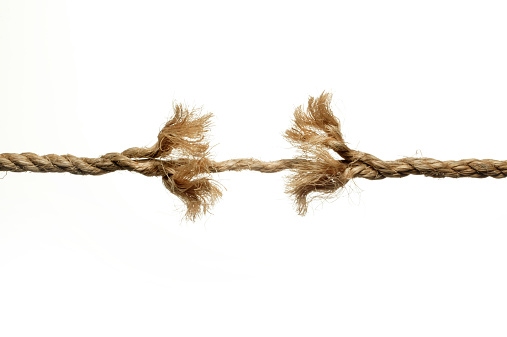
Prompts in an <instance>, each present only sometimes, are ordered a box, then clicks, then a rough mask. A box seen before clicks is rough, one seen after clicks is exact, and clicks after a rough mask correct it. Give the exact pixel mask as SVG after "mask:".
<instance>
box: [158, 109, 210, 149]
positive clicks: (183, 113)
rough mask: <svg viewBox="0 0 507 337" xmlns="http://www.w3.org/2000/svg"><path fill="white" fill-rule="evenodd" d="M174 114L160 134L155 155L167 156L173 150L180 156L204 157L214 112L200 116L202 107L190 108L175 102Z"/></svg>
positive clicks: (207, 147)
mask: <svg viewBox="0 0 507 337" xmlns="http://www.w3.org/2000/svg"><path fill="white" fill-rule="evenodd" d="M173 109H174V116H173V118H171V120H169V121H168V122H167V123H166V124H165V126H164V127H163V128H162V130H160V133H159V134H158V143H157V144H156V146H157V149H156V153H155V157H157V158H158V157H162V158H163V157H167V156H169V155H170V154H171V153H172V152H173V151H175V152H176V155H178V156H192V157H204V156H205V155H207V151H208V149H209V143H208V142H207V140H206V137H205V136H206V133H207V132H208V131H209V129H210V125H211V117H212V114H210V113H208V114H205V115H203V116H199V114H200V112H201V109H200V108H193V109H189V108H188V107H186V106H185V105H183V104H174V106H173Z"/></svg>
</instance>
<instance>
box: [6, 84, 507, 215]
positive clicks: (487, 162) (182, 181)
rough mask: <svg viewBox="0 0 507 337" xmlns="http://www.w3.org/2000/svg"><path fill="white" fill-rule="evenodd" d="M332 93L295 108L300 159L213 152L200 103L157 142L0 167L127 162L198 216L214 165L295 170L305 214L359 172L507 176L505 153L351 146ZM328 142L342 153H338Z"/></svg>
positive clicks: (24, 159)
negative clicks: (408, 153)
mask: <svg viewBox="0 0 507 337" xmlns="http://www.w3.org/2000/svg"><path fill="white" fill-rule="evenodd" d="M330 100H331V95H330V94H328V93H323V94H322V95H321V96H320V97H318V98H316V99H315V98H313V97H310V99H309V101H308V107H307V108H306V111H304V110H303V108H302V107H298V108H297V110H296V112H295V120H294V125H293V127H292V128H291V129H289V130H287V132H286V138H287V139H288V140H289V141H290V142H291V143H292V144H294V145H295V146H296V147H298V148H299V149H300V150H301V151H302V155H301V156H300V157H298V158H294V159H281V160H276V161H268V162H266V161H260V160H257V159H230V160H225V161H221V162H216V161H213V160H210V159H209V158H208V149H209V145H208V143H207V142H205V139H204V134H205V132H206V131H207V130H208V127H209V123H210V122H209V120H210V118H211V115H210V114H208V115H205V116H202V117H198V116H196V111H195V110H188V109H187V108H185V107H184V106H182V105H176V106H175V107H174V110H175V116H174V117H173V118H172V119H171V120H170V121H169V122H167V124H166V125H165V127H164V128H163V129H162V130H161V131H160V133H159V137H158V138H159V139H158V142H157V144H155V145H154V146H152V147H150V148H130V149H127V150H125V151H123V152H122V153H116V152H113V153H108V154H105V155H103V156H101V157H99V158H84V157H76V156H73V155H69V154H68V155H56V154H48V155H44V156H39V155H37V154H34V153H30V152H27V153H21V154H16V153H3V154H0V171H9V172H43V173H46V172H52V173H54V172H67V173H71V174H76V175H102V174H107V173H111V172H115V171H121V170H126V171H132V172H137V173H140V174H142V175H145V176H148V177H157V176H158V177H162V179H163V182H164V185H165V186H166V187H167V188H168V189H169V190H170V191H171V192H172V193H174V194H176V195H177V196H178V197H180V198H181V199H182V200H183V201H184V202H185V203H186V205H187V214H186V215H187V217H188V218H189V219H192V220H194V219H195V218H196V217H197V216H199V215H200V214H203V213H206V211H207V210H208V209H209V207H210V206H212V205H213V203H214V202H215V201H216V200H217V199H218V198H219V197H220V195H221V192H220V189H219V188H218V187H217V186H216V184H214V182H213V180H212V179H211V178H210V177H209V174H210V173H218V172H226V171H242V170H250V171H258V172H262V173H275V172H280V171H283V170H292V171H294V172H295V175H294V176H292V177H291V178H290V180H289V183H288V188H287V191H288V192H289V193H290V194H292V195H294V196H295V198H296V204H297V206H298V211H299V213H300V214H305V213H306V210H307V202H308V201H307V197H308V196H309V195H310V194H314V193H318V194H319V195H320V196H325V195H326V194H329V193H332V192H335V191H336V190H337V189H339V188H342V187H343V186H344V185H345V184H346V183H347V182H348V181H349V180H350V179H353V178H365V179H369V180H378V179H384V178H402V177H406V176H408V175H424V176H427V177H433V178H463V177H469V178H486V177H493V178H505V177H507V161H499V160H493V159H482V160H479V159H462V160H450V161H440V160H436V159H432V158H402V159H398V160H394V161H383V160H381V159H379V158H377V157H375V156H373V155H371V154H369V153H365V152H360V151H357V150H353V149H350V148H349V147H348V146H347V145H346V143H345V142H344V140H343V136H342V133H341V129H340V124H339V121H338V120H337V119H336V118H335V117H334V116H333V115H332V112H331V109H330ZM329 150H332V151H334V152H335V153H337V154H338V155H339V156H340V157H341V158H342V159H340V160H337V159H335V158H334V157H333V156H331V154H330V153H329ZM174 152H176V154H177V155H176V156H174Z"/></svg>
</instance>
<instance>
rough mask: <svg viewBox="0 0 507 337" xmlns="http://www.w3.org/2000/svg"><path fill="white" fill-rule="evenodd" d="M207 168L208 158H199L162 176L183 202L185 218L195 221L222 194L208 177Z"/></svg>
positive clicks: (165, 183)
mask: <svg viewBox="0 0 507 337" xmlns="http://www.w3.org/2000/svg"><path fill="white" fill-rule="evenodd" d="M208 168H209V161H208V159H206V158H201V159H196V160H192V161H191V162H189V163H188V164H186V165H183V166H180V167H178V169H177V170H176V172H175V173H174V174H173V175H166V176H164V177H162V182H163V183H164V186H165V187H166V188H167V189H168V190H169V191H171V193H173V194H174V195H176V196H177V197H178V198H180V199H181V201H183V202H184V203H185V206H186V207H187V211H186V213H185V218H186V219H187V220H190V221H195V220H197V218H199V217H200V216H201V215H204V214H206V213H207V212H208V211H209V210H210V208H211V207H212V206H213V205H214V204H215V202H216V201H217V200H218V199H220V197H221V196H222V192H221V190H220V188H219V186H218V184H217V183H216V182H215V181H214V180H212V179H211V178H210V177H209V173H210V172H209V169H208Z"/></svg>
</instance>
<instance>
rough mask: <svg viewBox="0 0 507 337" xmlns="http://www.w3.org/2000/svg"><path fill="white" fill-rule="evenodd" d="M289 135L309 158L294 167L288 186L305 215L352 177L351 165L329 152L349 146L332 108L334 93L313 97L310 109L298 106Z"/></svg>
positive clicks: (289, 139) (299, 209)
mask: <svg viewBox="0 0 507 337" xmlns="http://www.w3.org/2000/svg"><path fill="white" fill-rule="evenodd" d="M285 138H286V139H287V140H288V141H289V142H290V143H291V144H292V145H293V146H295V147H297V148H298V149H299V150H300V151H301V153H302V154H301V156H300V157H299V158H301V159H306V161H304V162H302V163H301V165H298V166H297V167H296V168H295V169H294V170H295V174H294V175H293V176H291V177H289V178H288V182H287V189H286V192H287V193H289V194H290V195H292V196H293V197H294V199H295V204H296V208H297V211H298V213H299V214H300V215H305V214H306V212H307V211H308V203H309V202H310V201H311V200H313V199H315V198H324V199H326V198H329V197H331V194H332V193H334V192H336V191H337V190H339V189H340V188H342V187H344V186H345V184H347V182H348V181H349V180H350V179H351V178H352V177H351V175H350V170H347V168H348V164H347V163H345V162H343V161H340V160H337V159H335V158H333V156H331V154H330V153H329V149H335V148H336V147H337V146H338V147H340V146H341V145H342V144H343V146H346V145H344V141H343V136H342V133H341V130H340V122H339V120H338V119H337V118H336V117H335V116H334V115H333V113H332V111H331V94H330V93H326V92H323V93H322V94H321V95H320V96H319V97H317V98H313V97H310V98H309V99H308V106H307V108H306V110H304V109H303V107H302V106H299V107H298V108H296V111H295V112H294V121H293V126H292V127H291V128H290V129H288V130H287V131H286V132H285Z"/></svg>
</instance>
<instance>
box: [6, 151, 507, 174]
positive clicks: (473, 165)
mask: <svg viewBox="0 0 507 337" xmlns="http://www.w3.org/2000/svg"><path fill="white" fill-rule="evenodd" d="M356 152H357V155H356V156H355V157H354V159H353V160H352V161H350V162H349V161H346V160H339V161H337V164H343V165H346V166H347V168H346V170H349V171H351V174H352V175H353V177H354V178H365V179H369V180H379V179H384V178H403V177H406V176H408V175H424V176H426V177H433V178H465V177H468V178H486V177H493V178H497V179H499V178H505V177H507V161H500V160H493V159H482V160H479V159H462V160H448V161H440V160H436V159H432V158H403V159H398V160H394V161H383V160H380V159H378V158H375V157H374V156H372V155H370V154H368V153H364V152H359V151H356ZM361 157H369V158H374V159H373V160H369V161H365V160H364V159H361ZM191 162H192V160H188V159H187V160H184V159H179V160H162V159H139V160H135V159H131V158H128V157H127V156H124V155H122V154H121V153H114V152H113V153H108V154H106V155H103V156H101V157H100V158H85V157H76V156H73V155H69V154H68V155H63V156H60V155H56V154H48V155H44V156H39V155H37V154H35V153H30V152H27V153H20V154H17V153H2V154H0V171H10V172H38V173H48V172H51V173H63V172H67V173H71V174H76V175H94V176H97V175H103V174H106V173H111V172H116V171H132V172H137V173H140V174H142V175H145V176H147V177H162V176H165V175H167V174H168V173H174V172H175V168H177V167H179V166H182V165H185V164H189V163H191ZM308 165H310V161H308V160H306V159H281V160H275V161H261V160H258V159H247V158H241V159H230V160H225V161H220V162H216V161H209V163H208V170H209V171H210V172H212V173H220V172H226V171H244V170H249V171H257V172H262V173H276V172H281V171H284V170H297V169H302V168H304V167H307V166H308Z"/></svg>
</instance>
